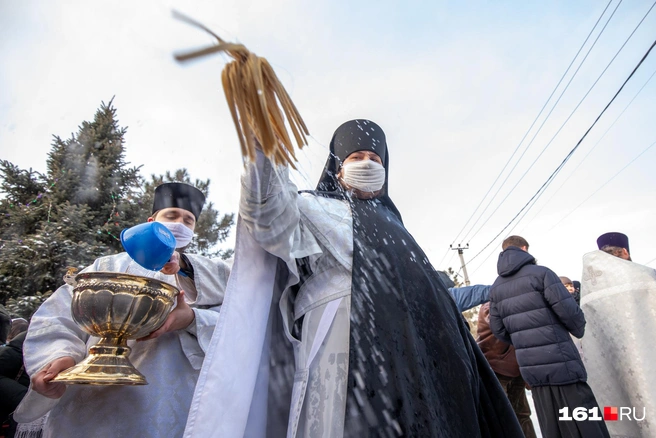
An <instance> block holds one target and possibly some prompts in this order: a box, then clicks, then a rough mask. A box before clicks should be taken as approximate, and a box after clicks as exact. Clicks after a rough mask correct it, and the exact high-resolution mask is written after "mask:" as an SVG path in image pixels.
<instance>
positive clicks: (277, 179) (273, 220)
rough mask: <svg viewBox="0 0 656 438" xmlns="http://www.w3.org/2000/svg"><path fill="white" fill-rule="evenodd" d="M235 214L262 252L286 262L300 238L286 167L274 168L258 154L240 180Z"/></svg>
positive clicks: (293, 191)
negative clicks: (237, 212) (239, 193)
mask: <svg viewBox="0 0 656 438" xmlns="http://www.w3.org/2000/svg"><path fill="white" fill-rule="evenodd" d="M241 184H242V189H241V200H240V205H239V214H240V216H241V219H242V220H243V221H244V224H245V225H246V227H247V229H248V231H249V232H250V234H251V235H252V236H253V238H254V239H255V241H257V242H258V243H259V244H260V245H261V246H262V248H264V249H265V250H266V251H267V252H269V253H270V254H273V255H275V256H277V257H280V258H281V259H283V260H285V261H287V262H289V261H290V258H291V254H292V252H293V249H294V247H295V246H296V245H297V243H298V241H299V240H300V238H301V231H300V228H299V217H300V215H299V210H298V192H297V189H296V186H295V185H294V184H293V183H292V182H291V181H290V180H289V169H288V168H287V167H286V166H278V167H274V166H273V164H272V163H271V161H269V160H268V159H267V158H266V157H265V156H264V154H263V153H262V152H261V151H259V150H258V151H257V160H256V162H255V163H248V164H247V166H246V169H245V171H244V174H243V175H242V178H241Z"/></svg>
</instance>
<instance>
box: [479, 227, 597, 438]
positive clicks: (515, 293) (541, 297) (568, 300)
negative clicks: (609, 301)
mask: <svg viewBox="0 0 656 438" xmlns="http://www.w3.org/2000/svg"><path fill="white" fill-rule="evenodd" d="M502 249H503V252H501V254H499V261H498V263H497V272H498V273H499V277H498V278H497V279H496V281H495V282H494V284H493V285H492V290H491V292H490V327H491V328H492V332H493V333H494V335H495V336H496V337H497V338H499V339H501V340H502V341H504V342H506V343H508V344H512V345H513V346H514V347H515V354H516V357H517V363H518V364H519V370H520V373H521V375H522V377H523V378H524V380H525V381H526V382H527V383H528V384H529V385H530V386H531V393H532V395H533V401H534V402H535V409H536V411H537V414H538V421H539V423H540V429H541V431H542V435H543V436H545V437H547V438H552V437H553V438H558V437H567V438H570V437H573V438H576V437H586V438H587V437H589V438H602V437H608V436H609V435H608V429H607V428H606V425H605V423H604V422H603V421H592V420H590V419H585V420H582V421H561V419H560V418H561V417H562V415H563V408H566V412H569V413H570V414H571V413H572V412H573V411H574V409H575V408H585V409H586V410H590V409H592V410H595V409H596V410H597V412H599V405H598V403H597V401H596V399H595V396H594V393H593V392H592V389H590V387H589V386H588V384H587V383H586V380H587V373H586V371H585V367H584V366H583V361H582V360H581V357H580V355H579V352H578V350H577V348H576V346H575V345H574V343H573V342H572V338H571V337H570V333H571V334H573V335H574V336H576V337H578V338H580V337H582V336H583V333H584V331H585V323H586V321H585V317H584V316H583V312H582V311H581V308H580V307H579V306H578V305H577V304H576V302H575V301H574V297H573V296H572V295H571V294H570V293H569V292H568V291H567V289H565V286H563V283H562V282H561V281H560V279H559V278H558V276H557V275H556V274H555V273H554V272H553V271H552V270H550V269H549V268H546V267H544V266H539V265H537V264H536V261H535V258H534V257H533V256H532V255H531V254H529V253H528V242H527V241H526V239H524V238H523V237H520V236H510V237H508V238H507V239H505V240H504V241H503V244H502Z"/></svg>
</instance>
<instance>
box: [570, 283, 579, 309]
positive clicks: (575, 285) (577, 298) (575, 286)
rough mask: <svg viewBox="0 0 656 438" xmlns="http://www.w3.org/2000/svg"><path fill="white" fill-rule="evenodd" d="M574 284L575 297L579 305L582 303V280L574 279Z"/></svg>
mask: <svg viewBox="0 0 656 438" xmlns="http://www.w3.org/2000/svg"><path fill="white" fill-rule="evenodd" d="M572 285H573V286H574V299H575V300H576V304H578V305H579V306H580V305H581V282H580V281H578V280H574V281H572Z"/></svg>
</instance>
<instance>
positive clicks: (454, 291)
mask: <svg viewBox="0 0 656 438" xmlns="http://www.w3.org/2000/svg"><path fill="white" fill-rule="evenodd" d="M491 287H492V286H489V285H483V284H475V285H473V286H463V287H450V288H449V294H450V295H451V298H453V301H455V302H456V307H458V311H459V312H464V311H465V310H469V309H471V308H472V307H476V306H478V305H480V304H484V303H487V302H488V301H490V288H491Z"/></svg>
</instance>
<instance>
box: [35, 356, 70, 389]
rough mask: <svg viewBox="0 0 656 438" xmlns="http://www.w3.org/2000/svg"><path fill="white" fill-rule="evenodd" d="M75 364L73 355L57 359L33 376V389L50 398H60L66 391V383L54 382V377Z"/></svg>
mask: <svg viewBox="0 0 656 438" xmlns="http://www.w3.org/2000/svg"><path fill="white" fill-rule="evenodd" d="M73 365H75V360H74V359H73V358H72V357H68V356H67V357H60V358H59V359H55V360H54V361H52V362H50V363H49V364H48V365H46V366H45V367H43V368H42V369H41V370H40V371H39V372H37V373H36V374H35V375H34V376H32V379H31V382H32V389H34V390H35V391H36V392H38V393H39V394H41V395H43V396H45V397H48V398H60V397H61V396H62V395H64V392H65V391H66V385H65V384H63V383H59V382H52V379H54V378H55V377H57V375H58V374H59V373H60V372H62V371H64V370H65V369H67V368H70V367H72V366H73Z"/></svg>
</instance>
